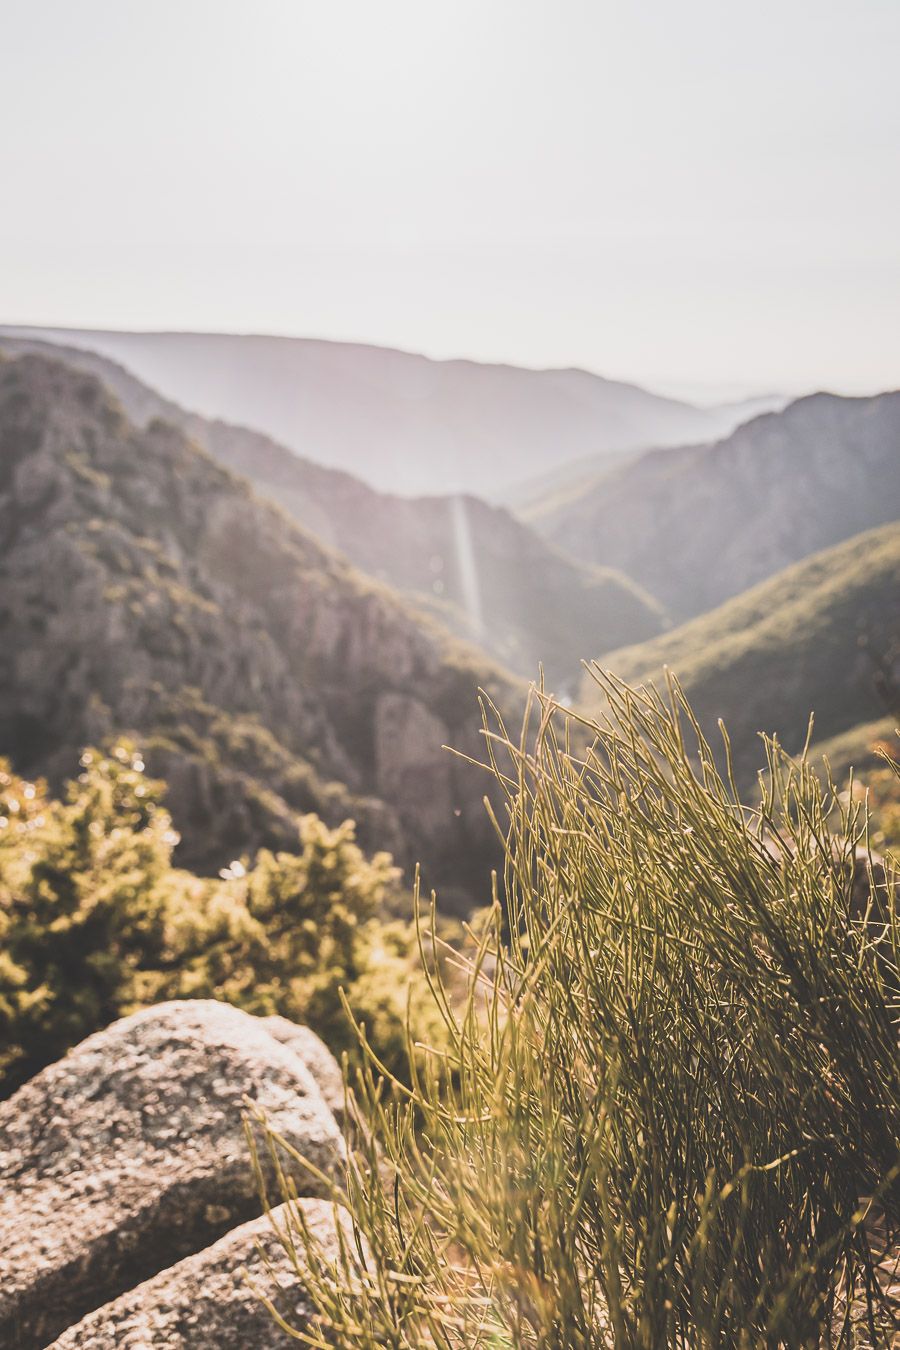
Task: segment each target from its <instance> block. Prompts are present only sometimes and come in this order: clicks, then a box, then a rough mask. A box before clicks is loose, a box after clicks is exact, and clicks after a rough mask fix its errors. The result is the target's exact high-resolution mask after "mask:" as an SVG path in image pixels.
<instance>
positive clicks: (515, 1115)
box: [268, 680, 900, 1350]
mask: <svg viewBox="0 0 900 1350" xmlns="http://www.w3.org/2000/svg"><path fill="white" fill-rule="evenodd" d="M604 683H605V689H604V692H605V694H606V695H607V697H608V699H609V703H608V707H609V709H610V716H609V720H607V721H606V722H605V723H603V724H599V723H589V724H584V723H583V722H581V721H580V719H578V718H577V717H575V716H574V715H573V714H570V713H566V712H565V711H564V710H560V709H559V708H558V707H557V706H555V705H554V703H553V702H552V701H551V700H550V699H548V698H545V697H544V696H542V695H538V696H537V697H536V699H535V701H534V704H533V706H532V708H531V721H530V725H529V724H526V732H525V734H524V735H523V736H522V738H521V739H520V740H519V739H516V740H515V741H510V739H509V738H508V737H507V736H506V734H505V732H504V731H503V728H502V725H499V724H498V719H497V717H496V714H495V713H494V712H491V714H490V720H489V722H488V726H487V730H488V732H489V740H488V744H489V746H490V766H491V768H492V770H493V772H494V774H495V776H496V778H497V780H498V782H499V783H500V784H501V786H502V788H503V790H504V793H505V798H506V816H505V818H504V819H503V820H502V824H501V826H500V828H501V832H502V834H503V836H504V838H505V840H506V846H507V866H506V877H505V902H506V910H505V914H504V915H501V911H500V907H499V905H495V907H494V911H493V916H492V919H491V921H490V922H489V923H488V925H487V927H486V929H485V931H484V933H483V935H482V937H481V939H480V942H479V944H478V948H477V951H476V952H475V953H474V955H473V956H472V959H471V961H470V965H469V973H468V995H467V998H466V1000H465V1003H464V1006H463V1007H462V1009H461V1010H457V1008H456V1007H455V1006H454V1001H453V1000H452V999H451V998H449V997H448V996H447V995H446V993H445V992H444V990H443V988H442V986H441V985H440V983H439V982H436V983H435V984H434V987H433V998H434V1002H435V1006H436V1008H437V1009H438V1010H439V1012H440V1014H441V1017H442V1019H443V1021H444V1024H445V1027H446V1033H447V1037H448V1039H449V1050H448V1051H446V1052H445V1053H434V1054H430V1055H428V1056H427V1057H426V1059H425V1062H424V1066H423V1065H422V1064H421V1063H420V1061H419V1060H418V1059H417V1056H416V1054H415V1053H411V1057H410V1073H411V1083H412V1086H411V1087H410V1088H407V1087H405V1086H404V1085H403V1084H402V1083H400V1082H396V1081H394V1082H393V1083H391V1082H389V1081H386V1080H385V1078H384V1076H383V1074H382V1073H381V1072H380V1071H379V1069H378V1066H377V1064H376V1063H375V1061H374V1057H370V1059H369V1062H368V1065H367V1067H366V1068H364V1069H363V1070H362V1071H361V1072H360V1073H359V1074H358V1075H357V1078H356V1080H355V1097H356V1102H355V1105H354V1106H353V1109H352V1111H351V1122H350V1125H349V1126H348V1143H349V1145H350V1152H349V1162H348V1167H347V1172H346V1178H345V1182H344V1184H342V1186H341V1187H340V1188H338V1190H337V1191H336V1193H335V1198H336V1199H337V1200H338V1201H340V1202H341V1203H342V1204H345V1205H346V1206H347V1207H348V1209H349V1213H350V1215H351V1217H352V1221H353V1224H354V1227H355V1229H356V1234H357V1237H358V1239H359V1241H357V1242H348V1243H347V1244H345V1246H344V1249H343V1250H342V1253H341V1256H340V1257H339V1259H337V1260H332V1261H329V1260H328V1259H327V1257H326V1256H325V1254H324V1252H323V1250H322V1248H321V1247H320V1246H319V1244H318V1243H317V1242H316V1240H315V1239H314V1237H313V1236H312V1235H311V1234H310V1233H309V1232H308V1231H307V1230H306V1229H305V1228H304V1225H303V1222H302V1215H301V1214H300V1212H299V1210H298V1211H297V1212H296V1213H295V1214H294V1215H293V1216H292V1217H291V1219H290V1221H289V1224H288V1230H289V1231H288V1232H286V1233H285V1242H286V1246H287V1249H288V1251H289V1252H290V1253H292V1254H293V1257H294V1259H295V1261H296V1262H297V1263H298V1267H299V1269H300V1272H301V1277H302V1279H303V1282H304V1283H305V1285H306V1286H307V1288H309V1289H310V1290H311V1293H312V1297H313V1299H314V1300H315V1303H316V1306H317V1308H318V1310H319V1319H320V1331H319V1332H318V1333H313V1334H312V1335H311V1338H310V1339H309V1340H308V1341H307V1343H309V1344H315V1345H320V1346H323V1347H324V1346H326V1345H333V1344H338V1345H340V1346H346V1347H351V1346H357V1347H375V1346H379V1347H383V1346H390V1347H398V1348H399V1347H426V1346H435V1347H443V1348H444V1350H449V1347H460V1350H462V1347H465V1350H471V1348H472V1347H480V1346H484V1347H494V1348H495V1350H496V1348H497V1347H529V1346H531V1347H542V1348H546V1350H551V1348H552V1350H582V1348H584V1350H588V1348H591V1350H593V1348H594V1347H596V1348H597V1350H600V1347H603V1348H604V1350H607V1348H611V1347H616V1348H617V1350H622V1348H631V1347H634V1348H637V1347H642V1348H645V1350H659V1348H660V1347H668V1346H671V1347H701V1346H702V1347H714V1346H715V1347H718V1346H727V1347H731V1346H735V1347H747V1348H748V1350H749V1348H750V1347H757V1346H796V1347H801V1346H802V1347H811V1346H824V1345H835V1346H837V1345H842V1346H851V1345H862V1344H866V1345H869V1344H884V1345H887V1344H890V1343H891V1341H890V1336H891V1331H890V1330H889V1329H888V1328H889V1326H890V1327H896V1324H895V1323H894V1322H892V1320H891V1316H892V1314H891V1309H890V1307H889V1306H888V1303H887V1301H886V1298H885V1297H883V1296H882V1294H881V1292H880V1287H879V1282H878V1277H879V1274H880V1273H881V1272H880V1271H879V1270H878V1263H879V1258H880V1256H881V1254H882V1247H883V1245H884V1244H885V1243H887V1244H890V1242H891V1241H892V1234H893V1233H894V1232H895V1230H896V1228H897V1226H898V1223H900V1182H898V1176H900V1056H898V1020H900V1008H898V1001H897V989H898V954H900V924H898V917H897V913H896V910H895V908H894V904H893V896H894V886H895V878H894V874H893V870H892V868H891V867H890V866H889V868H888V875H887V878H886V879H885V875H884V872H883V871H881V870H880V869H879V868H875V869H874V870H873V869H872V868H871V867H870V868H869V869H868V879H869V884H868V888H867V890H866V893H865V899H864V902H863V903H860V891H859V884H858V882H859V877H858V869H859V850H863V856H864V857H865V850H866V848H867V829H868V822H867V819H866V815H865V811H864V809H863V807H862V806H861V805H860V804H859V803H856V802H854V801H853V800H852V799H851V800H848V799H846V798H842V799H841V800H836V798H837V797H838V794H837V793H836V791H835V789H834V788H833V786H826V787H823V786H822V785H821V784H820V781H819V778H818V777H817V775H816V773H815V772H814V771H813V768H812V766H811V765H810V764H808V763H806V762H805V761H803V760H800V761H798V762H793V761H791V760H789V759H787V758H786V757H785V756H784V755H783V754H782V753H781V752H780V751H779V750H778V748H777V746H774V745H770V746H769V761H770V762H769V772H768V774H767V777H766V781H765V784H764V786H763V800H762V804H761V805H757V806H755V807H747V806H744V805H743V804H742V803H741V802H740V801H739V799H738V797H737V794H736V791H735V789H734V787H733V784H732V782H731V781H730V780H729V777H728V775H727V774H726V775H725V777H724V778H723V777H721V776H720V774H719V772H718V771H717V769H716V767H715V758H714V756H713V753H712V750H711V749H710V747H709V745H708V744H707V743H706V742H705V741H704V739H703V738H702V736H701V734H700V732H699V728H698V727H697V725H696V723H695V722H694V721H693V719H692V717H691V713H690V710H689V708H688V707H687V705H686V704H685V702H684V700H683V699H682V697H681V695H680V693H679V691H678V689H677V686H674V685H673V686H672V687H671V689H670V700H662V699H660V698H659V697H657V696H656V695H654V694H652V693H651V694H644V693H641V694H638V693H636V692H634V691H632V690H630V689H628V688H626V687H624V686H621V685H619V684H618V683H616V682H613V681H611V680H605V681H604ZM584 746H589V748H587V749H583V748H582V747H584ZM726 747H727V740H726ZM726 757H727V756H726ZM835 811H837V813H838V817H839V822H840V829H839V831H838V833H836V834H834V833H830V832H829V830H828V828H827V821H828V820H829V819H831V818H833V815H834V812H835ZM854 876H855V877H856V881H855V882H854ZM268 1146H269V1147H270V1148H271V1149H272V1151H273V1153H274V1154H275V1156H276V1157H278V1158H280V1159H281V1161H282V1163H283V1165H284V1176H285V1182H284V1185H285V1189H286V1192H287V1194H288V1195H290V1193H291V1189H292V1184H291V1182H290V1180H289V1178H290V1176H291V1168H292V1167H296V1166H301V1167H302V1160H299V1159H297V1158H296V1157H295V1158H294V1159H293V1160H291V1159H290V1157H289V1156H288V1152H289V1151H288V1152H286V1150H285V1146H284V1144H283V1142H282V1141H279V1140H278V1139H277V1138H273V1137H272V1136H269V1138H268ZM366 1253H368V1254H366ZM895 1315H896V1307H895V1308H894V1316H895Z"/></svg>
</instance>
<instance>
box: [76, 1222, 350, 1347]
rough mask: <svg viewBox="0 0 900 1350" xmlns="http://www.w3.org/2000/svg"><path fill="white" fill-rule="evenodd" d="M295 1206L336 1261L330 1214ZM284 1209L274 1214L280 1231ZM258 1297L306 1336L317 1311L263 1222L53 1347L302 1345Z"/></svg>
mask: <svg viewBox="0 0 900 1350" xmlns="http://www.w3.org/2000/svg"><path fill="white" fill-rule="evenodd" d="M298 1203H299V1205H300V1207H301V1208H302V1210H303V1215H304V1218H305V1220H306V1222H307V1224H308V1225H309V1227H310V1229H311V1230H312V1232H313V1233H314V1234H315V1235H316V1237H317V1238H318V1239H319V1241H320V1242H321V1243H322V1245H323V1247H324V1249H325V1251H326V1253H327V1254H328V1255H329V1256H331V1257H333V1258H336V1257H337V1254H338V1248H337V1240H336V1233H335V1211H334V1208H333V1206H332V1205H330V1204H327V1203H325V1202H324V1201H322V1200H301V1201H299V1202H298ZM286 1209H287V1206H285V1205H282V1206H280V1207H279V1208H278V1209H276V1210H275V1211H274V1212H273V1218H274V1219H275V1220H276V1222H277V1223H278V1224H279V1225H280V1226H281V1227H282V1228H283V1227H284V1222H285V1210H286ZM260 1249H262V1250H260ZM244 1272H246V1276H245V1273H244ZM248 1279H249V1283H248ZM255 1290H258V1291H260V1292H263V1293H265V1295H266V1297H267V1298H270V1299H271V1300H272V1302H273V1304H274V1305H275V1307H276V1308H277V1309H278V1312H279V1313H280V1315H281V1316H282V1317H283V1318H284V1319H285V1321H286V1322H287V1323H288V1325H289V1326H292V1327H293V1328H294V1329H295V1330H300V1331H306V1330H308V1329H309V1326H310V1322H311V1319H312V1317H313V1311H314V1310H313V1307H312V1305H311V1303H310V1301H309V1299H308V1297H307V1296H306V1294H305V1293H304V1290H303V1285H302V1283H301V1281H300V1280H298V1278H297V1271H296V1269H295V1268H294V1266H293V1265H292V1263H291V1261H290V1259H289V1257H288V1255H287V1253H286V1251H285V1249H284V1247H283V1246H282V1245H281V1243H280V1242H279V1240H278V1237H277V1235H276V1233H275V1231H274V1229H273V1226H272V1223H271V1221H270V1220H269V1218H268V1217H266V1216H263V1217H262V1218H259V1219H251V1220H250V1222H249V1223H245V1224H242V1225H241V1226H240V1227H239V1228H236V1229H234V1231H233V1232H231V1233H228V1234H226V1236H225V1237H223V1238H220V1239H219V1241H218V1242H214V1243H213V1245H212V1246H211V1247H207V1248H206V1250H205V1251H202V1252H198V1253H197V1254H196V1255H195V1256H188V1257H185V1259H184V1260H183V1261H179V1262H178V1264H177V1265H175V1266H172V1268H171V1269H170V1270H164V1271H161V1272H160V1274H159V1275H155V1276H154V1277H153V1279H152V1280H147V1281H145V1283H144V1284H139V1285H138V1286H137V1288H136V1289H132V1290H130V1291H129V1292H128V1293H127V1294H122V1295H121V1297H120V1298H117V1299H115V1300H114V1301H113V1302H112V1303H108V1304H106V1306H105V1307H103V1308H99V1309H97V1311H96V1312H92V1313H89V1314H88V1315H87V1317H85V1318H83V1319H82V1320H81V1321H80V1322H79V1323H78V1324H77V1326H74V1327H70V1328H69V1330H68V1331H66V1332H65V1333H64V1334H63V1335H62V1336H60V1338H59V1340H57V1341H54V1343H53V1350H146V1347H148V1346H152V1347H154V1350H289V1348H290V1347H291V1346H295V1345H296V1344H297V1341H296V1340H295V1339H293V1338H292V1337H291V1336H289V1335H288V1334H287V1332H286V1331H283V1330H282V1329H281V1328H280V1327H279V1325H278V1323H277V1322H276V1321H275V1319H274V1318H273V1317H272V1316H271V1314H270V1313H269V1311H268V1309H267V1308H265V1307H264V1305H263V1303H262V1302H261V1300H260V1299H259V1297H258V1295H257V1293H256V1292H254V1291H255Z"/></svg>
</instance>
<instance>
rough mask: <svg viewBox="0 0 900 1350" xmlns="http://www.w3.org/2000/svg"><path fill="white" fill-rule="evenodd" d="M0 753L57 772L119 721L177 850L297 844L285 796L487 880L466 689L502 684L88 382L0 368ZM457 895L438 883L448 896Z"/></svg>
mask: <svg viewBox="0 0 900 1350" xmlns="http://www.w3.org/2000/svg"><path fill="white" fill-rule="evenodd" d="M0 569H2V571H0V582H2V612H0V705H2V712H0V752H7V753H9V754H11V756H12V758H13V760H14V762H15V763H16V765H17V766H18V767H20V768H21V769H22V770H23V771H25V772H28V773H30V774H35V773H45V774H48V775H49V776H50V777H51V778H52V779H54V780H58V779H59V778H60V777H61V776H62V775H63V774H65V773H66V772H71V770H72V767H73V763H74V760H75V756H76V754H77V752H78V751H79V750H80V748H81V747H82V746H83V745H84V744H85V743H88V742H91V741H97V740H98V739H101V738H103V737H104V736H105V735H107V734H110V733H113V732H116V733H118V732H122V731H133V732H135V733H136V735H137V736H138V737H139V739H140V741H141V743H142V744H143V745H144V746H145V747H146V749H147V751H148V754H149V755H150V767H151V768H152V769H153V771H160V772H162V773H163V774H164V775H165V776H166V777H167V778H168V779H169V781H170V783H171V789H172V790H171V799H170V806H171V808H172V811H173V814H174V816H175V820H176V824H177V825H178V827H179V829H180V830H181V832H182V835H183V839H184V843H183V857H184V859H185V861H186V862H191V863H193V864H194V865H198V864H201V865H202V864H205V865H221V861H222V860H227V859H228V858H231V857H234V856H236V855H237V854H238V853H239V852H240V851H241V850H242V849H248V848H253V847H255V846H257V845H259V844H260V843H263V842H266V843H270V844H276V845H281V846H284V845H289V844H291V843H292V842H293V841H294V838H295V836H294V827H293V816H294V812H296V811H297V810H317V811H319V812H320V813H321V814H322V815H323V816H324V817H325V818H326V819H329V820H331V821H335V820H337V819H342V818H345V817H346V816H348V815H352V816H354V817H356V818H357V819H358V821H359V823H360V836H361V839H362V841H363V843H364V844H365V845H366V846H367V847H376V846H377V847H388V848H392V849H393V850H395V851H396V852H397V854H398V856H399V858H400V860H401V861H402V862H404V863H406V864H407V865H408V864H409V863H410V862H411V861H413V860H414V859H422V860H423V862H424V863H425V864H426V866H427V869H428V871H427V876H428V878H429V880H431V879H434V880H435V881H436V882H441V881H442V880H443V881H448V880H449V879H451V878H452V882H453V885H454V887H455V888H456V889H457V891H458V892H459V893H460V895H462V893H465V892H467V891H468V892H470V898H482V897H483V896H484V895H485V894H486V889H485V880H484V879H485V877H486V874H487V867H488V860H489V859H490V858H492V857H493V844H492V840H491V837H490V831H489V828H488V823H487V821H486V818H485V814H484V810H483V806H482V803H481V797H482V794H483V792H484V789H485V783H484V781H483V780H482V779H481V778H480V776H479V775H478V773H477V772H476V771H474V770H471V769H467V768H466V767H465V766H463V765H461V764H460V762H459V761H458V760H456V759H454V758H453V757H452V756H450V755H449V754H448V753H447V752H446V751H444V750H442V749H441V746H442V744H445V743H447V744H452V745H455V746H458V747H459V748H461V749H464V750H469V751H474V750H475V749H476V746H477V737H476V735H475V734H474V733H475V731H476V729H477V706H476V702H475V691H476V687H477V686H478V685H479V684H480V685H482V686H485V687H487V688H489V689H490V691H491V692H492V694H494V695H495V696H496V697H498V698H499V700H500V701H501V703H503V702H504V701H506V702H510V701H516V700H517V691H516V690H515V688H514V686H513V684H512V683H511V681H510V680H509V679H508V678H507V677H506V676H504V675H503V674H502V672H501V671H500V670H499V669H496V668H491V667H490V666H489V665H488V664H487V663H486V662H484V661H483V660H482V659H481V658H480V657H479V656H477V655H476V654H473V652H472V650H470V649H468V648H466V647H464V646H463V645H462V644H458V643H455V642H454V640H453V639H452V638H450V637H449V636H448V635H447V634H446V633H445V632H443V631H442V630H441V629H440V628H438V627H437V626H436V625H434V626H429V624H428V623H427V621H423V620H422V618H421V616H418V615H414V614H412V613H410V612H409V610H408V609H407V608H406V607H405V606H404V604H403V602H402V601H401V600H400V599H399V598H398V597H396V596H395V595H394V594H393V593H391V592H389V591H388V590H386V589H385V588H383V587H381V586H379V585H377V584H375V583H370V582H367V581H366V580H364V579H363V578H362V577H361V576H360V575H359V574H358V573H356V572H355V571H354V570H353V569H352V567H350V566H349V565H347V564H346V563H344V562H343V561H342V560H341V559H339V558H338V557H337V556H335V555H333V554H331V553H329V551H328V550H327V549H325V548H323V547H322V546H321V545H320V544H319V543H318V542H317V541H316V540H314V539H313V538H311V537H310V536H309V535H307V534H305V533H304V532H303V531H302V530H300V529H298V528H296V527H295V526H294V525H293V524H292V523H291V522H290V521H288V520H287V518H286V517H285V516H284V515H283V514H281V512H279V511H278V510H277V509H275V508H273V507H271V506H269V505H267V504H265V503H263V502H262V501H260V500H258V499H257V498H256V497H255V496H254V495H253V493H252V491H251V490H250V489H249V487H248V486H247V485H246V484H245V483H244V482H243V481H242V480H240V479H238V478H236V477H234V476H232V475H231V474H229V473H228V472H226V471H224V470H222V469H221V468H220V467H218V466H217V465H216V464H215V463H214V462H213V461H212V460H211V459H210V458H208V457H207V456H206V455H205V454H203V453H202V452H201V451H199V450H198V449H197V448H196V447H194V446H193V445H191V444H190V443H189V442H188V441H187V440H186V438H185V437H184V435H183V434H182V433H181V432H180V431H177V430H175V429H174V428H172V427H169V426H166V425H162V424H157V423H153V424H151V426H150V427H149V428H148V429H147V430H145V431H141V430H138V429H136V428H135V427H134V426H133V425H131V424H130V423H129V422H128V421H127V420H126V418H125V417H124V415H123V414H122V412H121V411H120V409H119V408H118V407H117V405H116V404H115V403H114V402H113V401H112V400H111V398H110V397H109V395H108V394H107V393H106V391H105V390H104V389H103V387H102V386H101V385H100V384H99V383H98V382H97V381H96V380H94V379H92V378H90V377H88V376H85V375H84V374H81V373H78V372H76V371H73V370H72V369H69V368H66V367H64V366H62V365H58V364H55V363H52V362H48V361H46V360H44V359H43V358H40V357H37V356H25V357H22V358H20V359H18V360H16V361H5V362H3V363H2V365H0ZM450 898H451V902H452V896H451V897H450Z"/></svg>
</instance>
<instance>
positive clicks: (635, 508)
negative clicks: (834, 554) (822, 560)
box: [531, 393, 900, 618]
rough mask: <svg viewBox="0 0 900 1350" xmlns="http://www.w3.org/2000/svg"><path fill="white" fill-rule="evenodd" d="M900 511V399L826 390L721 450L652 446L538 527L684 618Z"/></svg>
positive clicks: (741, 431)
mask: <svg viewBox="0 0 900 1350" xmlns="http://www.w3.org/2000/svg"><path fill="white" fill-rule="evenodd" d="M898 518H900V393H888V394H881V395H879V396H877V397H875V398H838V397H837V396H835V395H831V394H815V395H813V396H811V397H809V398H804V399H799V400H798V401H797V402H795V403H792V404H791V405H790V406H789V407H788V408H786V409H785V410H784V411H783V412H781V413H770V414H766V415H764V416H762V417H758V418H756V419H754V420H753V421H751V422H748V423H746V424H745V425H744V426H742V427H739V428H738V429H737V431H735V432H734V433H733V434H732V435H731V436H730V437H728V438H727V439H725V440H723V441H719V442H717V443H715V444H711V445H697V446H690V447H684V448H679V449H675V450H666V451H659V452H653V453H649V454H645V455H642V456H640V457H639V458H638V459H636V460H634V461H633V462H631V463H629V464H627V465H626V466H625V467H623V468H621V469H619V470H617V471H615V472H613V473H612V474H610V475H608V476H606V477H605V478H604V479H603V480H602V481H601V482H599V483H597V484H594V485H591V486H589V487H588V489H587V490H586V491H584V492H582V493H577V492H576V493H575V494H574V495H573V496H571V497H569V499H568V500H565V501H563V502H561V503H559V502H557V503H556V504H555V505H554V506H553V508H552V509H550V510H548V511H547V512H545V513H544V514H542V515H538V514H534V515H532V517H531V520H532V523H533V524H534V525H535V526H536V527H538V528H539V529H540V530H541V532H542V533H544V534H545V535H546V536H547V537H548V538H550V539H552V540H558V541H560V542H563V541H564V542H565V546H566V548H567V549H568V550H569V551H570V552H572V553H574V554H575V555H576V556H577V557H579V558H582V559H584V560H585V561H588V562H593V563H598V564H605V565H608V566H612V567H618V568H621V569H622V570H623V571H624V572H625V573H627V575H628V576H630V577H632V578H633V579H634V580H635V581H637V582H638V583H639V584H640V585H642V586H645V587H646V588H647V589H648V590H649V591H650V592H651V594H653V595H655V596H656V597H657V599H659V600H660V601H661V602H662V604H663V605H665V607H666V608H667V609H668V610H669V611H670V613H672V614H673V615H674V616H675V617H679V618H687V617H690V616H691V615H693V614H698V613H702V612H703V611H704V610H706V609H709V608H710V607H711V606H713V605H717V604H721V602H722V601H723V600H726V599H728V598H729V597H730V596H732V595H737V594H738V593H739V592H740V591H742V590H745V589H746V588H747V587H748V586H752V585H754V584H755V583H756V582H758V581H761V580H763V578H765V577H767V576H772V575H774V574H775V573H776V572H778V571H780V570H781V569H782V568H784V567H787V566H789V565H790V564H791V563H793V562H797V561H799V560H800V559H801V558H804V557H807V556H808V555H809V554H811V553H814V552H816V551H817V550H819V549H822V548H828V547H830V546H831V545H833V544H836V543H839V542H840V541H841V540H842V539H848V538H850V537H851V536H852V535H854V534H857V533H859V532H860V531H862V530H866V529H870V528H872V527H873V526H876V525H880V524H883V523H885V522H887V521H891V520H896V519H898Z"/></svg>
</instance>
